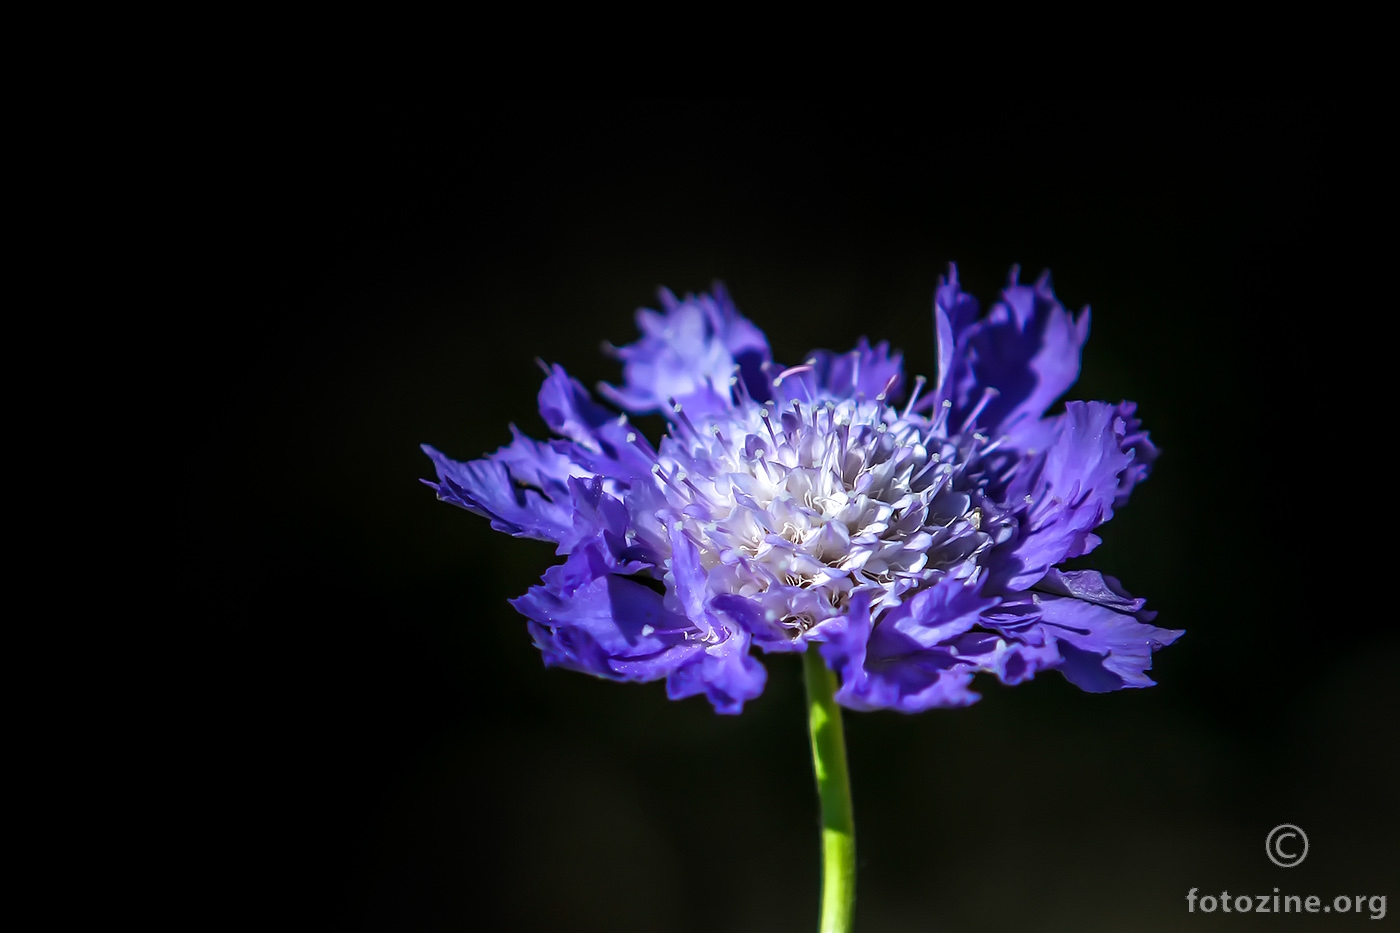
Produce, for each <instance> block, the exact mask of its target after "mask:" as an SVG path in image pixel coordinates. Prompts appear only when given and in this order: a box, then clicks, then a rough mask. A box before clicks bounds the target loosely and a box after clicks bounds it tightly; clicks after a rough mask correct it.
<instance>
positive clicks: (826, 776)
mask: <svg viewBox="0 0 1400 933" xmlns="http://www.w3.org/2000/svg"><path fill="white" fill-rule="evenodd" d="M802 663H803V670H804V673H805V675H806V681H807V723H808V727H809V728H810V730H811V734H812V765H813V768H814V769H815V771H816V773H817V794H818V795H819V796H820V797H821V805H822V916H821V928H820V930H821V933H849V931H850V929H851V917H852V915H853V913H854V911H855V904H856V824H855V819H854V817H853V816H852V813H851V779H850V775H849V774H848V773H847V771H846V737H845V734H844V733H843V732H842V731H841V707H839V706H837V705H836V698H835V693H836V675H835V674H833V673H832V672H831V670H830V669H829V668H828V667H827V666H826V662H825V661H823V660H822V656H821V654H820V653H818V651H817V649H816V648H814V647H813V648H808V649H807V651H806V652H805V653H804V654H803V656H802Z"/></svg>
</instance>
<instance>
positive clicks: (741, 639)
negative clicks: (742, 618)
mask: <svg viewBox="0 0 1400 933" xmlns="http://www.w3.org/2000/svg"><path fill="white" fill-rule="evenodd" d="M767 680H768V671H767V670H765V669H764V667H763V665H762V664H760V663H758V661H757V660H755V659H754V658H753V657H752V656H750V654H749V644H748V637H747V636H746V635H744V634H743V633H736V634H735V635H732V636H731V637H729V638H727V639H726V640H725V641H723V642H721V643H720V644H717V645H709V646H707V647H705V648H704V649H703V650H702V651H698V652H696V653H694V654H693V655H692V656H691V657H690V658H689V659H688V661H687V662H686V663H685V664H684V665H683V666H682V667H680V668H678V669H677V670H676V671H675V672H674V673H672V674H671V675H670V677H669V678H668V679H667V680H666V695H667V696H668V697H670V698H671V699H673V700H680V699H684V698H685V697H690V696H695V695H697V694H700V693H703V694H704V695H705V697H706V699H708V700H709V701H710V703H711V705H713V706H714V708H715V712H717V713H726V714H738V713H741V712H743V710H744V702H745V701H747V700H752V699H755V698H757V697H758V695H759V694H761V693H762V692H763V685H764V683H765V682H766V681H767Z"/></svg>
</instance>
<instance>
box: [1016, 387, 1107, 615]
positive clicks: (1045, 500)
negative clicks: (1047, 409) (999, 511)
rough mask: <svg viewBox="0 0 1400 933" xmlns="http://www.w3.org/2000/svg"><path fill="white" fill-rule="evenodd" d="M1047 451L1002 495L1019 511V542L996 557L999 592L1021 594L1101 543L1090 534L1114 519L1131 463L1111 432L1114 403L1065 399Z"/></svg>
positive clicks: (1019, 475)
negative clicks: (1121, 479) (1122, 479)
mask: <svg viewBox="0 0 1400 933" xmlns="http://www.w3.org/2000/svg"><path fill="white" fill-rule="evenodd" d="M1051 420H1053V421H1054V422H1055V424H1056V434H1055V439H1054V440H1053V441H1052V442H1051V444H1050V446H1049V449H1047V450H1046V451H1044V452H1043V453H1042V454H1040V455H1039V456H1038V457H1037V458H1036V459H1035V461H1033V462H1032V463H1031V464H1028V465H1027V466H1026V467H1025V468H1024V469H1023V470H1022V471H1021V472H1020V473H1019V474H1018V475H1017V476H1016V477H1015V478H1014V479H1013V480H1012V482H1011V484H1010V486H1009V487H1008V489H1007V498H1008V501H1009V504H1011V505H1012V507H1013V508H1019V512H1020V514H1019V516H1018V518H1019V520H1020V523H1021V526H1020V528H1019V530H1018V534H1017V537H1016V538H1015V539H1014V540H1013V541H1012V542H1010V543H1009V544H1008V545H1007V546H1005V547H1004V548H1003V549H1001V550H1000V551H999V552H998V553H997V554H996V556H995V566H994V568H993V569H994V573H995V576H996V578H997V581H998V583H999V585H1000V587H1001V588H1004V589H1008V590H1013V591H1014V590H1022V589H1025V588H1026V587H1028V586H1030V585H1031V584H1033V583H1035V582H1036V581H1037V580H1039V579H1040V578H1041V577H1043V576H1044V575H1045V573H1046V571H1047V570H1049V569H1050V568H1051V567H1052V566H1054V565H1055V564H1058V563H1060V562H1061V561H1063V560H1065V559H1066V558H1069V557H1077V556H1079V555H1081V554H1086V553H1088V552H1089V551H1090V550H1091V549H1092V548H1093V546H1094V545H1095V544H1097V543H1098V538H1097V536H1094V535H1091V534H1090V532H1091V531H1092V530H1093V529H1094V528H1096V527H1098V526H1099V525H1100V524H1102V523H1103V522H1106V521H1108V520H1109V519H1110V518H1112V517H1113V503H1114V500H1115V499H1116V498H1117V496H1118V489H1119V483H1118V478H1119V476H1121V475H1122V473H1123V471H1124V470H1126V469H1127V468H1128V466H1129V464H1131V463H1132V460H1133V455H1132V453H1129V452H1125V451H1124V450H1123V449H1122V444H1121V438H1120V436H1119V435H1118V434H1117V433H1116V431H1115V426H1116V425H1121V423H1122V422H1121V419H1118V418H1117V415H1116V411H1115V409H1114V408H1113V406H1111V405H1108V404H1106V403H1104V402H1070V403H1068V404H1067V405H1066V407H1065V413H1064V414H1063V415H1060V416H1059V417H1058V418H1056V419H1051Z"/></svg>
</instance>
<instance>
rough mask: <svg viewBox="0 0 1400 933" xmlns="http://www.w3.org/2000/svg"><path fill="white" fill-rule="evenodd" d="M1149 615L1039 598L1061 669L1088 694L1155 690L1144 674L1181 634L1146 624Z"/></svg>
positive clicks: (1044, 621) (1089, 603)
mask: <svg viewBox="0 0 1400 933" xmlns="http://www.w3.org/2000/svg"><path fill="white" fill-rule="evenodd" d="M1151 615H1152V614H1150V613H1145V612H1139V613H1136V614H1135V615H1128V614H1125V613H1122V612H1116V611H1114V610H1113V609H1110V608H1109V607H1107V606H1103V605H1099V604H1096V603H1091V602H1085V601H1084V600H1081V599H1074V598H1071V597H1062V596H1046V597H1044V598H1043V599H1042V600H1041V624H1042V625H1043V627H1044V628H1045V630H1046V631H1047V632H1049V633H1051V634H1053V635H1054V637H1055V639H1056V640H1057V641H1058V643H1059V649H1060V655H1061V657H1063V658H1064V663H1063V664H1062V665H1061V666H1060V670H1062V671H1063V672H1064V675H1065V677H1066V678H1068V679H1069V681H1070V683H1072V684H1074V685H1075V686H1077V687H1079V688H1080V689H1083V690H1087V691H1089V692H1090V693H1103V692H1105V691H1108V690H1117V689H1119V688H1120V687H1150V686H1152V684H1153V681H1152V679H1151V678H1150V677H1148V676H1147V675H1146V674H1145V673H1144V672H1145V671H1148V670H1151V669H1152V652H1153V651H1156V650H1157V649H1158V648H1161V647H1163V646H1164V645H1170V644H1171V643H1172V642H1174V641H1176V640H1177V639H1178V638H1180V637H1181V635H1182V632H1181V631H1179V630H1173V629H1164V628H1158V627H1156V626H1155V625H1148V624H1147V623H1146V622H1145V621H1143V620H1145V619H1146V618H1150V617H1151Z"/></svg>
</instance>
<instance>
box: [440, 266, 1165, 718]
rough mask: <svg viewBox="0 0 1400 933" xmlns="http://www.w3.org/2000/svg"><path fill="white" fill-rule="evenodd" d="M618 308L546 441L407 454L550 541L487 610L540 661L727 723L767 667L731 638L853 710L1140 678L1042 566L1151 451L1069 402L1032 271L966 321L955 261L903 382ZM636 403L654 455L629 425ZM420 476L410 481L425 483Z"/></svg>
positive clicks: (711, 310) (1123, 604) (716, 318)
mask: <svg viewBox="0 0 1400 933" xmlns="http://www.w3.org/2000/svg"><path fill="white" fill-rule="evenodd" d="M661 306H662V310H661V311H659V312H658V311H653V310H647V309H643V310H642V311H639V312H638V315H637V319H638V325H639V326H640V329H641V331H642V334H643V336H642V339H640V340H639V341H637V342H636V343H634V344H631V345H629V346H625V347H621V348H618V349H615V350H614V352H615V354H616V355H617V357H618V358H619V359H620V360H621V361H622V364H623V366H622V369H623V380H622V384H621V385H618V386H610V385H604V386H601V387H600V393H601V394H602V395H603V397H604V398H606V399H607V400H608V401H609V402H612V403H613V404H614V405H616V406H617V407H618V408H620V409H622V410H623V413H622V414H620V415H619V414H614V413H613V412H612V411H610V410H608V409H605V408H604V407H602V406H601V405H599V404H598V403H596V402H595V401H593V399H592V398H591V397H590V396H589V393H588V392H587V390H585V389H584V388H583V386H582V385H580V384H579V383H578V382H577V381H576V380H574V379H572V378H570V377H569V376H568V374H567V373H565V372H564V370H563V369H562V368H560V367H559V366H554V367H550V368H548V369H547V375H546V378H545V381H544V385H543V387H542V388H541V389H540V395H539V406H540V413H541V414H542V415H543V417H544V420H545V423H546V424H547V425H548V426H549V428H550V430H551V431H553V432H554V433H555V434H557V435H559V437H558V438H556V439H554V440H549V441H544V442H540V441H535V440H532V439H531V438H529V437H526V436H524V435H522V434H520V433H519V432H518V431H515V430H514V428H512V432H513V433H514V440H513V441H512V442H511V443H510V444H508V445H506V446H505V447H502V448H501V449H500V450H498V451H496V452H495V453H494V454H490V455H488V456H487V457H485V458H484V459H481V460H473V461H469V462H459V461H455V460H450V459H448V458H447V457H445V456H443V455H442V454H441V453H439V452H438V451H436V450H434V449H432V448H431V447H425V448H424V450H425V451H426V452H427V453H428V455H429V456H430V457H432V458H433V461H434V464H435V465H436V468H437V475H438V481H437V482H436V483H432V482H429V483H428V485H430V486H432V487H433V488H435V489H436V490H437V493H438V497H439V498H440V499H442V500H443V501H446V502H450V503H453V504H454V505H458V506H461V507H462V508H465V509H467V510H468V511H472V512H476V513H477V514H480V515H484V516H486V517H487V518H489V519H490V520H491V525H492V527H493V528H495V529H497V530H499V531H504V532H507V533H508V534H512V535H515V536H516V537H529V538H541V539H544V540H547V541H553V542H555V543H556V544H557V545H558V553H559V554H560V555H564V556H565V560H564V562H563V563H562V564H559V565H557V566H554V567H551V568H549V570H547V571H546V572H545V575H544V578H543V581H542V584H541V585H539V586H535V587H532V588H531V589H530V591H529V592H527V593H526V594H525V595H524V596H521V597H519V598H518V599H516V600H513V601H512V605H513V606H515V608H516V609H517V610H519V611H520V612H521V613H522V614H523V615H525V616H526V617H527V618H528V619H529V620H530V621H529V628H530V632H531V634H532V635H533V637H534V640H535V643H536V644H537V645H538V646H539V648H540V650H541V651H542V652H543V653H544V659H545V663H546V664H549V665H558V666H561V667H567V668H572V669H574V670H579V671H584V672H586V673H590V674H594V675H597V676H600V677H606V678H610V679H614V680H638V681H646V680H656V679H660V678H665V679H666V683H667V691H668V693H669V695H670V696H671V697H672V698H680V697H687V696H692V695H695V694H700V693H703V694H704V695H705V696H706V697H707V698H708V699H709V700H710V702H711V703H712V704H714V707H715V709H717V710H718V711H720V712H724V713H732V712H738V711H739V710H740V709H741V708H742V706H743V704H744V702H745V701H746V700H750V699H753V698H754V697H756V696H758V695H759V693H760V692H762V690H763V684H764V679H765V676H766V673H765V670H764V668H763V666H762V665H761V664H760V663H759V662H758V660H757V658H756V657H755V656H754V654H753V652H752V650H751V649H753V648H754V647H757V648H758V649H759V650H760V651H762V652H792V651H805V650H807V648H808V646H809V645H815V646H816V650H818V651H820V652H821V655H822V657H823V658H824V659H825V661H826V663H827V665H828V666H829V667H831V668H832V670H834V671H836V673H837V674H838V676H839V679H840V689H839V691H838V693H837V699H838V700H839V701H840V702H841V703H842V704H843V705H844V706H847V707H850V708H852V709H897V710H901V711H904V712H914V711H918V710H922V709H928V708H930V707H935V706H959V705H965V704H968V703H972V702H974V701H975V700H976V699H977V698H978V697H977V694H976V693H974V692H972V690H971V689H970V684H971V682H972V680H973V676H974V675H975V674H977V673H979V672H985V673H988V674H991V675H993V676H995V677H997V678H998V679H1000V680H1001V681H1002V682H1003V683H1007V684H1015V683H1019V682H1021V681H1023V680H1027V679H1029V678H1031V677H1033V676H1034V675H1035V674H1036V673H1037V672H1039V671H1041V670H1044V669H1047V668H1054V669H1056V670H1059V671H1060V672H1061V673H1063V674H1064V676H1065V677H1067V678H1068V679H1069V680H1070V681H1071V682H1072V683H1074V684H1076V685H1078V686H1079V687H1081V688H1083V689H1085V690H1089V691H1096V692H1097V691H1105V690H1114V689H1118V688H1120V687H1142V686H1150V685H1151V684H1152V681H1151V680H1150V679H1149V678H1148V677H1147V675H1146V674H1145V673H1144V672H1145V671H1146V670H1148V669H1149V668H1150V667H1151V662H1152V652H1153V651H1154V650H1156V649H1157V648H1159V647H1161V646H1162V645H1166V644H1170V643H1171V642H1172V641H1174V640H1175V639H1176V638H1177V637H1178V636H1179V635H1180V634H1181V632H1179V631H1172V630H1169V629H1162V628H1157V627H1155V626H1153V625H1151V624H1149V623H1150V620H1151V619H1152V617H1153V615H1154V613H1152V612H1148V611H1145V610H1144V609H1143V600H1141V599H1135V598H1133V597H1131V596H1129V595H1128V594H1127V592H1126V591H1124V590H1123V589H1122V587H1121V586H1120V585H1119V584H1118V581H1117V580H1115V579H1113V578H1112V577H1106V576H1102V575H1100V574H1099V573H1098V572H1096V571H1092V570H1067V569H1064V568H1063V567H1062V566H1061V565H1062V564H1063V563H1064V562H1065V561H1066V560H1068V559H1070V558H1073V557H1078V556H1080V555H1083V554H1087V553H1088V552H1089V551H1091V550H1092V549H1093V548H1094V547H1095V546H1096V545H1097V544H1098V543H1099V540H1100V539H1099V538H1098V536H1097V535H1096V534H1095V533H1094V531H1095V529H1096V528H1098V526H1100V525H1101V524H1103V523H1104V522H1106V521H1107V520H1108V519H1110V518H1111V517H1112V516H1113V512H1114V509H1116V508H1118V507H1121V506H1122V505H1123V503H1124V502H1126V501H1127V498H1128V495H1129V493H1130V492H1131V491H1132V489H1133V487H1134V486H1135V485H1136V484H1137V483H1138V482H1140V481H1141V480H1143V479H1144V478H1145V477H1146V476H1147V474H1148V471H1149V470H1150V468H1151V465H1152V462H1153V460H1154V459H1155V458H1156V455H1157V451H1156V448H1154V447H1153V446H1152V442H1151V441H1150V440H1149V439H1148V436H1147V433H1146V432H1145V431H1143V430H1142V429H1141V425H1140V423H1139V421H1138V420H1137V418H1136V417H1135V406H1134V405H1133V404H1132V403H1130V402H1120V403H1118V404H1116V405H1112V404H1108V403H1106V402H1069V403H1067V405H1066V408H1065V411H1064V413H1063V414H1058V415H1053V416H1049V417H1047V416H1046V414H1045V412H1046V410H1047V409H1048V408H1049V406H1050V405H1051V404H1052V403H1053V402H1054V401H1055V400H1056V399H1057V398H1059V397H1060V396H1061V395H1062V394H1063V393H1064V392H1065V391H1066V390H1067V389H1068V388H1069V387H1070V386H1071V385H1072V384H1073V383H1074V381H1075V379H1076V378H1077V377H1078V375H1079V355H1080V350H1081V349H1082V347H1083V346H1084V342H1085V339H1086V338H1087V336H1088V332H1089V315H1088V311H1087V310H1085V311H1084V312H1082V313H1081V314H1080V315H1079V317H1078V318H1076V317H1074V316H1073V315H1071V314H1070V313H1069V312H1068V311H1066V310H1065V309H1064V307H1063V306H1062V305H1061V304H1060V303H1059V301H1058V300H1056V298H1055V295H1054V292H1053V291H1052V289H1051V286H1050V279H1049V276H1048V275H1045V276H1042V277H1041V278H1040V279H1039V280H1038V281H1037V282H1036V283H1035V284H1034V285H1022V284H1020V283H1019V282H1018V278H1017V273H1016V271H1015V270H1013V272H1012V275H1011V280H1010V284H1009V285H1008V286H1007V288H1006V290H1005V291H1004V292H1003V294H1002V300H1001V301H1000V302H998V303H996V304H995V305H994V306H993V307H992V308H991V310H990V311H989V312H988V314H987V315H986V316H985V317H983V316H981V315H980V312H979V307H978V303H977V301H976V299H974V298H972V297H971V296H969V295H967V294H965V293H963V292H962V290H961V289H960V288H959V286H958V281H957V271H956V269H953V270H951V272H950V275H949V276H948V278H947V279H946V280H944V281H941V282H940V283H939V287H938V290H937V292H936V295H935V300H934V314H933V318H934V328H935V334H936V338H937V349H938V369H937V372H936V374H935V377H934V379H933V380H932V382H928V381H926V380H925V378H924V377H922V376H920V377H918V378H916V379H915V380H914V382H913V386H912V388H911V389H910V391H909V392H908V393H907V395H906V394H905V393H904V376H903V372H902V367H901V359H900V356H899V355H898V354H897V353H891V352H890V349H889V346H888V345H887V344H884V343H880V344H877V345H875V346H873V347H872V346H871V345H870V344H869V343H867V342H866V341H865V340H864V339H862V340H861V341H860V342H859V343H858V344H857V346H856V348H855V349H854V350H851V351H849V352H847V353H842V354H836V353H832V352H829V351H825V350H818V351H815V352H813V353H812V354H811V355H810V356H809V357H808V358H807V359H806V360H805V361H803V362H801V363H799V364H798V365H794V366H784V365H782V364H779V363H776V362H774V361H773V359H772V354H771V352H770V350H769V347H768V341H767V339H766V338H765V337H764V335H763V333H762V332H761V331H760V330H758V328H757V327H755V326H754V325H753V324H752V323H751V322H750V321H748V320H747V319H746V318H744V317H743V315H741V314H740V313H739V311H738V309H737V308H736V307H735V306H734V303H733V302H732V301H731V300H730V298H729V296H728V295H727V293H726V292H725V291H724V289H723V288H722V287H720V286H716V287H715V290H714V292H713V294H711V295H700V296H687V297H686V298H685V299H684V300H681V299H677V298H676V297H675V296H674V295H672V294H671V293H670V292H667V291H664V290H663V291H662V293H661ZM629 412H630V413H632V414H642V413H649V412H660V413H661V414H663V415H664V416H665V418H666V420H667V422H668V431H667V434H666V436H664V437H662V438H661V439H660V443H659V444H657V445H655V446H653V445H652V443H651V442H650V441H649V440H648V439H647V438H645V437H643V436H642V435H641V433H640V432H639V431H637V430H636V429H635V428H634V427H633V426H632V425H631V424H630V423H629V421H628V417H627V413H629ZM425 482H427V481H425Z"/></svg>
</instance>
